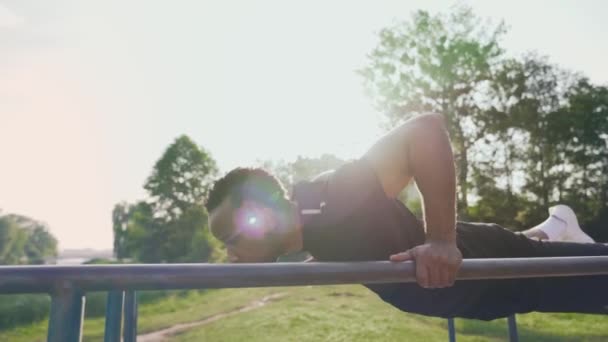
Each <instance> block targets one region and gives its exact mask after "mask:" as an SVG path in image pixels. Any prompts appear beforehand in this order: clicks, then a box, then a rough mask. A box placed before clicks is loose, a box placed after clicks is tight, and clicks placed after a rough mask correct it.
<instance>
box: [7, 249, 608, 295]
mask: <svg viewBox="0 0 608 342" xmlns="http://www.w3.org/2000/svg"><path fill="white" fill-rule="evenodd" d="M602 274H608V256H594V257H564V258H519V259H468V260H465V261H464V262H463V265H462V267H461V269H460V271H459V273H458V277H457V279H459V280H464V279H467V280H470V279H504V278H530V277H541V276H542V277H552V276H582V275H602ZM415 278H416V276H415V269H414V264H413V262H411V261H408V262H401V263H393V262H388V261H372V262H350V263H336V262H328V263H276V264H274V263H266V264H235V265H225V264H224V265H222V264H174V265H166V264H164V265H84V266H3V267H0V292H2V293H29V292H46V291H49V289H51V288H53V287H54V286H56V284H58V283H61V282H70V283H72V284H74V286H75V287H77V288H80V289H82V290H84V291H103V290H125V289H141V290H161V289H195V288H230V287H263V286H289V285H330V284H360V283H391V282H414V281H415Z"/></svg>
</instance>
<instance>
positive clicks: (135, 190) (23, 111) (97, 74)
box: [0, 0, 608, 250]
mask: <svg viewBox="0 0 608 342" xmlns="http://www.w3.org/2000/svg"><path fill="white" fill-rule="evenodd" d="M456 3H458V4H468V5H470V6H471V7H472V8H473V10H474V11H475V13H476V14H477V15H478V16H480V17H482V18H489V19H491V20H493V21H495V22H497V21H500V20H502V19H504V20H505V22H506V24H507V25H508V27H510V30H509V32H508V33H507V34H506V35H505V37H504V39H503V46H504V47H505V49H506V50H507V52H508V54H510V55H520V54H522V53H525V52H528V51H536V52H538V53H539V54H541V55H547V56H548V57H549V59H550V61H551V62H552V63H555V64H557V65H559V66H561V67H563V68H566V69H569V70H573V71H580V72H582V73H583V74H585V75H586V76H587V77H589V78H590V79H591V81H592V82H594V83H595V84H604V85H608V68H607V67H606V66H605V61H604V60H605V56H607V55H608V45H607V44H602V43H601V42H602V41H605V35H606V33H608V21H605V20H604V19H603V18H602V15H603V14H604V13H606V12H607V11H608V3H607V2H603V1H595V0H588V1H577V2H575V1H564V2H560V3H559V6H557V4H556V3H555V2H552V1H548V0H543V1H535V2H524V1H515V2H509V3H503V2H488V1H482V0H471V1H460V2H459V1H447V0H428V1H410V2H403V1H396V0H395V1H393V0H386V1H376V2H365V3H352V2H349V1H335V2H329V3H326V2H321V1H311V2H306V3H289V4H287V3H284V2H281V1H270V0H268V1H259V2H255V3H252V2H236V1H223V2H219V1H218V2H201V3H192V4H188V5H186V4H183V3H178V4H172V6H167V4H166V3H163V2H154V1H150V2H146V3H145V5H143V6H142V5H141V4H135V3H131V2H118V1H106V2H103V3H88V2H87V3H85V2H69V1H57V2H52V3H51V2H45V3H38V4H36V5H34V4H30V3H26V2H22V1H16V0H9V1H5V2H3V3H2V4H0V38H2V39H3V41H4V42H5V44H4V46H3V48H2V52H3V53H2V54H0V73H1V74H2V75H3V77H2V78H0V104H1V105H0V106H1V108H0V120H1V121H0V122H1V123H2V124H1V125H0V156H2V158H3V168H2V169H1V170H0V189H1V190H0V212H1V213H2V214H7V213H15V214H19V215H26V216H29V217H31V218H33V219H35V220H38V221H42V222H45V223H47V224H48V225H49V227H50V229H51V231H52V233H53V234H54V235H55V236H56V237H57V238H58V240H59V248H60V249H61V250H66V249H83V248H91V249H95V250H106V249H111V248H112V238H113V237H112V218H111V213H112V208H113V206H114V205H115V204H116V203H119V202H123V201H126V202H134V201H135V200H138V199H143V198H145V192H144V190H143V189H142V185H143V183H144V182H145V180H146V177H147V176H148V175H149V173H150V172H151V170H152V167H153V165H154V163H155V162H156V160H157V159H158V158H159V157H160V156H161V154H162V152H163V150H164V149H165V148H166V147H167V146H168V145H169V144H170V143H171V142H172V141H173V140H174V139H175V138H176V137H178V136H179V135H181V134H187V135H189V136H190V137H191V138H192V139H193V140H194V141H195V142H196V143H197V144H199V145H201V146H202V147H204V148H205V149H206V150H207V151H209V152H210V153H211V155H212V156H213V158H214V159H215V160H216V161H217V163H218V166H219V168H220V170H221V172H225V171H227V170H230V169H232V168H233V167H235V166H237V165H254V164H255V163H256V161H258V160H275V161H276V160H281V159H282V160H285V161H292V160H294V159H295V158H296V157H297V156H299V155H300V156H304V157H316V156H320V155H321V154H324V153H328V154H333V155H336V156H337V157H340V158H345V159H346V158H353V157H357V156H360V155H362V154H363V152H364V151H365V150H366V149H367V148H368V147H369V146H371V144H372V143H373V142H374V141H375V140H376V139H377V138H378V137H379V136H380V135H381V134H382V132H383V130H382V129H381V127H380V123H381V120H382V115H381V113H378V112H377V111H376V110H375V109H374V108H373V107H372V104H371V101H370V99H368V98H367V97H366V96H365V95H364V91H363V88H362V81H361V79H360V78H359V77H358V76H357V75H356V73H355V70H357V69H358V68H361V67H363V66H364V65H365V63H366V54H367V53H369V52H370V51H371V49H372V48H373V47H374V46H375V44H376V43H377V38H376V33H377V32H378V31H379V30H380V29H381V28H383V27H386V26H388V25H391V24H392V23H393V22H394V21H395V20H406V19H408V18H409V14H410V13H411V12H412V11H414V10H417V9H424V10H429V11H431V12H437V11H439V10H441V11H447V10H448V9H449V7H450V6H452V5H453V4H456ZM237 6H238V8H239V11H235V10H234V8H235V7H237ZM522 8H525V9H526V10H522ZM539 13H543V15H542V17H539ZM539 21H541V22H540V23H539Z"/></svg>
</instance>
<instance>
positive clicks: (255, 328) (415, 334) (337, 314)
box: [0, 285, 608, 342]
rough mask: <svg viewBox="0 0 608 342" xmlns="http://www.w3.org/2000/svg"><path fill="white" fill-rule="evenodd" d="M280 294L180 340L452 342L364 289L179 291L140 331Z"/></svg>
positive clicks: (529, 327)
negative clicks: (273, 298)
mask: <svg viewBox="0 0 608 342" xmlns="http://www.w3.org/2000/svg"><path fill="white" fill-rule="evenodd" d="M273 293H284V296H283V297H281V298H279V299H275V300H273V301H271V302H269V303H268V304H267V305H265V306H263V307H260V308H257V309H254V310H251V311H248V312H243V313H239V314H236V315H234V316H229V317H225V318H223V319H220V320H217V321H214V322H211V323H209V324H206V325H204V326H199V327H196V328H193V329H191V330H188V331H186V332H184V333H182V334H179V335H177V336H174V337H173V338H172V339H171V340H173V341H182V342H183V341H203V340H204V341H243V340H247V341H248V342H255V341H424V342H428V341H446V340H447V323H446V320H444V319H438V318H430V317H424V316H419V315H413V314H406V313H403V312H400V311H398V310H396V309H394V308H393V307H391V306H390V305H387V304H386V303H384V302H382V301H381V300H379V299H378V298H377V297H376V296H375V295H374V294H373V293H371V292H370V291H368V290H366V289H365V288H364V287H362V286H357V285H349V286H307V287H283V288H259V289H226V290H210V291H189V292H185V291H176V292H174V293H172V294H171V295H169V296H167V297H165V298H161V299H158V300H157V301H156V302H152V303H145V304H142V305H141V306H140V310H139V323H138V326H139V333H145V332H150V331H155V330H159V329H162V328H166V327H170V326H172V325H174V324H176V323H181V322H193V321H200V320H203V319H205V318H207V317H209V316H212V315H214V314H218V313H222V312H226V311H231V310H236V309H238V308H240V307H242V306H244V305H247V304H249V303H251V302H252V301H254V300H256V299H260V298H262V297H264V296H267V295H269V294H273ZM517 320H518V328H519V333H520V337H521V340H522V341H574V340H576V341H606V340H608V324H606V323H607V322H608V317H605V316H596V315H580V314H537V313H533V314H527V315H518V316H517ZM46 327H47V322H46V321H42V322H39V323H36V324H31V325H26V326H20V327H18V328H14V329H10V330H6V331H2V332H0V341H15V342H20V341H28V342H29V341H44V340H45V339H46ZM103 327H104V320H103V318H91V319H86V320H85V324H84V339H83V340H84V341H101V340H103ZM456 329H457V334H458V336H457V338H458V341H505V340H506V339H507V336H508V332H507V323H506V320H504V319H503V320H496V321H492V322H480V321H473V320H463V319H458V320H456Z"/></svg>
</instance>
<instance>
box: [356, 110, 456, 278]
mask: <svg viewBox="0 0 608 342" xmlns="http://www.w3.org/2000/svg"><path fill="white" fill-rule="evenodd" d="M365 158H366V159H368V160H369V161H370V162H371V164H372V166H373V168H374V170H375V171H376V174H377V176H378V178H379V180H380V182H381V183H382V186H383V188H384V191H385V193H386V194H387V196H389V197H396V196H397V195H398V194H399V193H400V192H401V191H402V190H403V188H404V187H405V186H407V184H408V183H409V182H410V181H411V179H412V178H413V179H414V180H415V181H416V184H417V185H418V188H419V190H420V192H421V195H422V198H423V203H424V222H425V228H426V237H427V240H426V244H424V245H422V246H417V247H415V248H413V249H411V250H409V251H405V252H403V253H399V254H397V255H394V256H392V257H391V260H394V261H404V260H414V259H415V260H416V261H417V278H418V282H419V283H420V284H421V285H422V286H425V287H443V286H448V285H450V284H452V283H453V281H454V278H455V276H456V272H457V270H458V268H459V266H460V263H461V260H462V255H461V254H460V251H458V249H457V247H456V242H455V241H456V229H455V226H456V214H455V212H456V205H455V198H456V195H455V192H456V190H455V188H456V181H455V171H454V157H453V154H452V149H451V145H450V141H449V138H448V135H447V132H446V130H445V126H444V124H443V120H442V118H441V116H439V115H436V114H431V115H423V116H418V117H416V118H414V119H412V120H409V121H407V122H405V123H404V124H403V125H401V126H399V127H398V128H396V129H394V130H393V131H391V132H390V133H388V134H387V135H386V136H384V137H383V138H382V139H381V140H380V141H378V143H377V144H375V145H374V146H373V147H372V148H371V149H370V151H369V152H368V153H367V154H366V155H365Z"/></svg>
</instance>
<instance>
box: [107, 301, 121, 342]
mask: <svg viewBox="0 0 608 342" xmlns="http://www.w3.org/2000/svg"><path fill="white" fill-rule="evenodd" d="M123 298H124V292H123V291H116V290H114V291H110V292H109V293H108V300H107V303H106V327H105V333H104V338H103V340H104V342H120V328H121V326H120V323H121V322H122V301H123Z"/></svg>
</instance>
